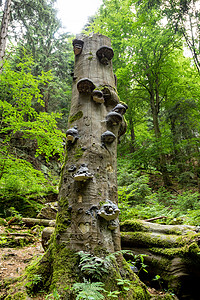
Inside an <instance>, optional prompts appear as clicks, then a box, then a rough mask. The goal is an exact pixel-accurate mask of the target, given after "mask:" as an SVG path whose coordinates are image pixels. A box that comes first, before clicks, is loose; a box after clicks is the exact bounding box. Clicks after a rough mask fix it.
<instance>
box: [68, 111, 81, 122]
mask: <svg viewBox="0 0 200 300" xmlns="http://www.w3.org/2000/svg"><path fill="white" fill-rule="evenodd" d="M82 117H83V112H82V111H81V110H79V111H78V112H77V113H76V114H75V115H73V116H71V117H70V118H69V123H73V122H75V121H77V120H79V119H81V118H82Z"/></svg>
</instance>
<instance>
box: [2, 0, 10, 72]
mask: <svg viewBox="0 0 200 300" xmlns="http://www.w3.org/2000/svg"><path fill="white" fill-rule="evenodd" d="M10 9H11V0H6V2H5V7H4V13H3V18H2V21H1V31H0V73H1V72H2V65H3V58H4V55H5V50H6V38H7V33H8V24H9V18H10Z"/></svg>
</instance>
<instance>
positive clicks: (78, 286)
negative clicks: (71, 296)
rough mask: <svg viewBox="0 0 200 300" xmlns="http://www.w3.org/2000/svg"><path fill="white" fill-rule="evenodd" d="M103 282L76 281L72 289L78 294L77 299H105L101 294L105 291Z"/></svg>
mask: <svg viewBox="0 0 200 300" xmlns="http://www.w3.org/2000/svg"><path fill="white" fill-rule="evenodd" d="M103 286H104V284H103V283H102V282H89V281H87V280H84V282H83V283H75V284H74V285H73V287H72V291H73V292H75V294H76V300H80V299H87V300H89V299H90V300H99V299H104V296H103V295H102V294H101V293H102V292H105V290H104V288H103Z"/></svg>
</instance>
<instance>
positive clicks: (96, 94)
mask: <svg viewBox="0 0 200 300" xmlns="http://www.w3.org/2000/svg"><path fill="white" fill-rule="evenodd" d="M92 99H93V100H94V101H95V102H97V103H104V97H103V92H102V91H99V90H94V91H93V92H92Z"/></svg>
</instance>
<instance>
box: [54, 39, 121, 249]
mask: <svg viewBox="0 0 200 300" xmlns="http://www.w3.org/2000/svg"><path fill="white" fill-rule="evenodd" d="M103 45H106V46H108V47H110V39H109V38H107V37H105V36H102V35H98V34H94V35H93V36H92V37H86V38H84V46H83V49H82V52H81V54H80V55H76V57H75V68H74V82H73V87H72V101H71V110H70V116H69V124H68V130H69V129H70V128H72V127H73V126H76V128H77V130H78V136H79V137H78V138H77V136H76V137H75V140H74V141H73V140H71V141H68V142H67V154H66V155H67V159H66V162H65V164H64V166H63V169H62V175H61V185H60V193H59V200H58V204H59V212H58V219H57V220H59V223H60V224H59V226H58V227H57V234H59V243H67V245H69V246H70V247H71V248H72V249H74V250H76V251H79V250H85V251H93V250H94V249H95V248H96V247H97V246H98V247H99V248H102V250H103V249H105V250H106V251H109V252H114V251H116V250H119V249H120V233H119V222H118V221H117V216H116V218H114V219H116V222H115V224H116V226H115V228H114V227H113V225H112V226H111V225H110V222H109V220H106V219H105V218H103V217H101V215H99V214H98V212H99V210H100V209H101V207H102V205H103V203H105V202H106V201H107V200H110V201H111V202H112V203H113V204H114V205H117V202H118V194H117V177H116V172H117V161H116V153H117V138H116V139H115V140H113V142H111V143H107V144H103V143H102V139H101V136H102V134H103V133H105V132H106V131H107V130H109V131H111V132H112V133H113V134H114V135H115V136H116V137H118V133H119V129H120V125H121V122H120V123H119V124H114V123H112V122H109V121H108V120H107V119H106V117H107V115H108V113H110V112H111V111H112V109H113V108H114V107H115V106H116V104H118V103H119V98H118V95H117V92H116V87H115V77H114V74H113V70H112V63H111V61H108V62H107V64H106V65H104V64H102V63H101V62H100V61H99V60H98V58H97V55H96V52H97V50H98V49H99V48H100V47H101V46H103ZM94 86H95V87H96V88H95V89H97V90H98V91H100V92H101V91H102V92H103V98H104V103H101V101H100V102H99V103H98V102H95V101H94V99H93V97H92V93H91V89H94ZM99 94H101V93H99ZM96 97H97V96H96ZM99 97H100V96H99ZM114 114H116V113H114ZM118 115H119V114H116V116H118ZM120 118H121V119H123V117H122V116H121V115H120ZM116 122H117V121H116ZM76 128H74V129H76ZM68 138H70V137H69V136H68ZM85 165H86V166H87V168H88V174H90V175H89V176H88V179H87V178H86V177H85V178H86V179H85V181H81V180H84V176H85V175H83V176H81V172H79V171H80V167H81V166H82V167H83V168H86V167H85ZM72 167H73V168H74V169H73V168H72ZM67 209H68V211H67ZM110 209H112V208H110ZM63 215H65V217H63ZM102 216H103V215H102ZM67 218H68V221H65V220H64V219H67ZM61 220H62V221H61ZM67 222H68V224H67ZM61 223H62V225H61ZM111 227H112V228H113V229H110V228H111ZM59 228H62V231H61V230H60V231H59ZM64 228H65V229H64Z"/></svg>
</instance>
